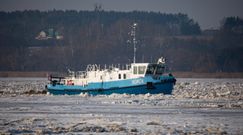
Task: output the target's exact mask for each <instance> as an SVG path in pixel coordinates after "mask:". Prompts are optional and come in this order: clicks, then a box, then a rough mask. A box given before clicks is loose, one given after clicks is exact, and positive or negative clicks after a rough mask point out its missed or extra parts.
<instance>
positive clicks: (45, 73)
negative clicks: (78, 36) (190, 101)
mask: <svg viewBox="0 0 243 135" xmlns="http://www.w3.org/2000/svg"><path fill="white" fill-rule="evenodd" d="M53 73H54V74H56V72H51V71H50V72H49V71H38V72H33V71H32V72H22V71H0V77H2V78H8V77H37V78H39V77H40V78H43V77H48V75H49V74H53ZM172 74H173V75H174V76H175V77H176V78H243V72H234V73H228V72H217V73H196V72H172Z"/></svg>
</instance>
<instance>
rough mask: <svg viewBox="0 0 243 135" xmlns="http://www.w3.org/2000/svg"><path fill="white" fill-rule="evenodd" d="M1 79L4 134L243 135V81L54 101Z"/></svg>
mask: <svg viewBox="0 0 243 135" xmlns="http://www.w3.org/2000/svg"><path fill="white" fill-rule="evenodd" d="M46 83H47V80H46V79H45V78H0V134H104V135H107V134H243V79H178V81H177V84H176V86H175V88H174V91H173V94H172V95H163V94H156V95H151V94H145V95H127V94H112V95H99V96H90V95H87V94H81V95H76V96H68V95H64V96H53V95H49V94H48V93H46V92H45V84H46Z"/></svg>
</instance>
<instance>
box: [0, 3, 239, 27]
mask: <svg viewBox="0 0 243 135" xmlns="http://www.w3.org/2000/svg"><path fill="white" fill-rule="evenodd" d="M95 3H99V4H101V5H102V7H103V9H104V10H106V11H110V10H115V11H134V10H139V11H155V12H161V13H185V14H188V16H189V17H191V18H193V19H194V20H195V21H196V22H198V23H199V25H200V26H201V28H202V29H208V28H218V27H219V25H220V21H221V20H222V19H223V18H224V17H227V16H239V17H241V18H243V0H0V10H1V11H15V10H26V9H27V10H29V9H38V10H42V11H43V10H52V9H62V10H66V9H68V10H69V9H74V10H93V9H94V4H95Z"/></svg>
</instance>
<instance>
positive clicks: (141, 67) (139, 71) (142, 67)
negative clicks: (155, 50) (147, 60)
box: [138, 66, 146, 74]
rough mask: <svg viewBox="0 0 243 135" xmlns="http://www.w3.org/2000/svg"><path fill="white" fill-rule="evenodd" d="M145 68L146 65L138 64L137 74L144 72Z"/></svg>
mask: <svg viewBox="0 0 243 135" xmlns="http://www.w3.org/2000/svg"><path fill="white" fill-rule="evenodd" d="M145 69H146V66H139V67H138V74H144V72H145Z"/></svg>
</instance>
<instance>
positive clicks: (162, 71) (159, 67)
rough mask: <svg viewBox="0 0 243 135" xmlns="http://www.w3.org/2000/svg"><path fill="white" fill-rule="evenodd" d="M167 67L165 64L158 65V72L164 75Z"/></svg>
mask: <svg viewBox="0 0 243 135" xmlns="http://www.w3.org/2000/svg"><path fill="white" fill-rule="evenodd" d="M164 70H165V67H164V66H158V67H157V69H156V74H158V75H162V74H163V73H164Z"/></svg>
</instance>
